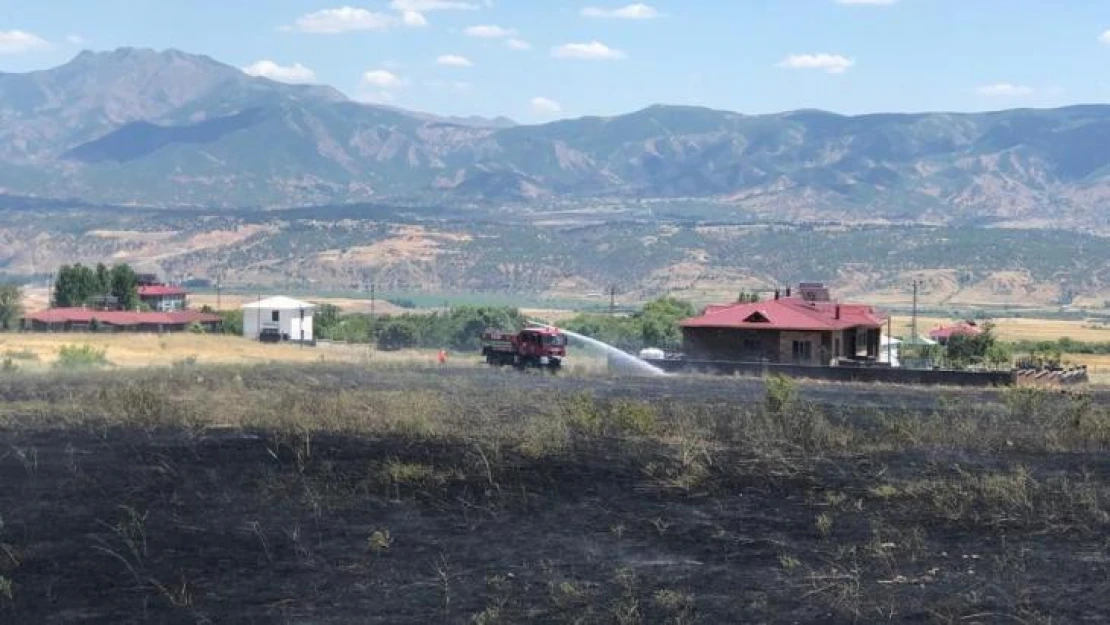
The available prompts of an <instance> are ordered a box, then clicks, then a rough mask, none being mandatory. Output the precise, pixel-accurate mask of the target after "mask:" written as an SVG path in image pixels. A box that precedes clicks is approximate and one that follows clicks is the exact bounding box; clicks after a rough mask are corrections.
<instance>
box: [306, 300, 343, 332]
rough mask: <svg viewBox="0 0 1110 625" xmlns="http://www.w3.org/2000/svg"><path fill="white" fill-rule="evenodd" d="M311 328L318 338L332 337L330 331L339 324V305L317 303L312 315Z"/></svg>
mask: <svg viewBox="0 0 1110 625" xmlns="http://www.w3.org/2000/svg"><path fill="white" fill-rule="evenodd" d="M312 324H313V330H314V331H315V332H316V335H317V336H319V337H320V338H324V339H330V338H334V337H333V336H332V332H333V331H334V330H335V328H336V327H337V326H338V325H339V307H338V306H336V305H335V304H319V305H317V306H316V312H315V313H314V314H313V315H312Z"/></svg>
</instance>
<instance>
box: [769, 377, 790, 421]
mask: <svg viewBox="0 0 1110 625" xmlns="http://www.w3.org/2000/svg"><path fill="white" fill-rule="evenodd" d="M765 388H766V391H765V393H766V396H765V398H764V406H765V407H766V409H767V414H769V415H782V414H783V413H785V412H787V411H789V410H791V409H793V408H794V407H795V406H796V405H797V403H798V385H797V384H795V382H794V381H793V380H791V379H790V378H787V377H786V376H782V375H779V374H774V375H771V376H770V377H768V378H767V384H766V386H765Z"/></svg>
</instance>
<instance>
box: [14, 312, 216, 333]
mask: <svg viewBox="0 0 1110 625" xmlns="http://www.w3.org/2000/svg"><path fill="white" fill-rule="evenodd" d="M222 323H223V318H222V317H220V316H219V315H214V314H210V313H202V312H198V311H195V310H176V311H172V312H132V311H128V310H96V309H93V308H50V309H47V310H40V311H38V312H33V313H30V314H27V315H25V316H24V317H23V329H24V330H30V331H34V332H93V331H99V332H184V331H185V330H188V329H189V326H191V325H193V324H197V325H199V326H201V327H202V328H204V329H205V330H206V331H209V332H215V331H218V330H219V329H220V326H221V325H222Z"/></svg>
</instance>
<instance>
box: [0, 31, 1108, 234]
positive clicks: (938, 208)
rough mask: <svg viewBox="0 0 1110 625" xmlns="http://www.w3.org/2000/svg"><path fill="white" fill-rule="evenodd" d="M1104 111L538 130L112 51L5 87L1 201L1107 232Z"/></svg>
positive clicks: (626, 118)
mask: <svg viewBox="0 0 1110 625" xmlns="http://www.w3.org/2000/svg"><path fill="white" fill-rule="evenodd" d="M1108 145H1110V106H1102V105H1084V106H1072V107H1066V108H1059V109H1049V110H1029V109H1021V110H1009V111H998V112H990V113H974V114H971V113H969V114H956V113H925V114H875V115H862V116H844V115H837V114H834V113H828V112H824V111H814V110H800V111H793V112H786V113H781V114H774V115H741V114H738V113H733V112H728V111H718V110H711V109H706V108H699V107H689V106H664V105H655V106H651V107H648V108H646V109H643V110H640V111H636V112H633V113H629V114H627V115H619V116H614V117H583V118H580V119H571V120H562V121H557V122H553V123H548V124H543V125H519V124H516V123H515V122H513V121H512V120H509V119H507V118H497V119H493V120H488V119H482V118H451V117H437V116H435V115H430V114H426V113H414V112H409V111H405V110H402V109H397V108H393V107H385V106H373V105H366V104H361V103H357V102H353V101H351V100H349V99H348V98H346V97H345V96H343V95H342V94H341V93H340V92H338V91H336V90H334V89H332V88H330V87H325V86H312V85H287V84H283V83H277V82H274V81H271V80H267V79H265V78H258V77H252V76H248V75H246V74H245V73H243V72H242V71H240V70H239V69H237V68H234V67H231V66H229V65H225V64H222V63H219V62H218V61H215V60H213V59H211V58H209V57H206V56H198V55H191V54H186V53H184V52H181V51H177V50H166V51H161V52H158V51H154V50H147V49H137V48H121V49H118V50H114V51H109V52H88V51H86V52H82V53H80V54H79V55H78V56H76V57H75V58H74V59H72V60H71V61H70V62H68V63H66V64H64V65H62V66H59V67H56V68H53V69H49V70H43V71H37V72H29V73H23V74H0V193H9V194H19V195H36V196H43V197H78V198H81V199H86V200H90V201H99V202H111V203H121V204H123V203H141V204H151V205H164V206H174V205H208V206H214V207H220V206H259V205H284V206H288V205H304V204H312V203H325V202H348V201H365V200H370V199H374V200H377V201H385V200H388V199H390V198H413V197H417V198H421V199H424V200H429V201H463V202H465V201H495V202H512V201H535V200H562V199H574V198H613V199H618V200H620V199H643V198H675V197H697V198H707V199H711V200H713V201H718V202H722V203H724V204H726V205H728V206H731V207H737V208H741V209H743V210H746V211H750V212H751V213H754V214H765V215H774V216H779V217H784V218H796V217H805V218H813V217H834V218H845V219H857V218H858V219H863V218H868V219H876V218H879V219H882V218H886V219H902V220H906V219H908V220H930V221H940V222H944V221H955V220H972V221H974V220H977V219H982V220H989V221H1001V222H1004V223H1011V224H1024V225H1053V226H1062V227H1079V228H1087V229H1106V228H1107V227H1108V224H1110V211H1108V210H1107V208H1106V206H1107V201H1108V200H1110V149H1107V148H1106V146H1108Z"/></svg>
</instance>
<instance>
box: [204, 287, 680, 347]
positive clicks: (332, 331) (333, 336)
mask: <svg viewBox="0 0 1110 625" xmlns="http://www.w3.org/2000/svg"><path fill="white" fill-rule="evenodd" d="M693 315H694V307H693V305H691V304H690V303H688V302H684V301H682V300H677V299H673V298H661V299H658V300H655V301H652V302H649V303H648V304H646V305H645V306H644V308H643V309H642V310H641V311H639V312H637V313H634V314H631V315H621V316H616V315H608V314H596V313H584V314H580V315H578V316H576V317H574V318H572V319H569V320H567V321H565V322H562V323H560V324H558V325H559V327H562V328H565V329H567V330H570V331H573V332H578V333H581V334H585V335H587V336H590V337H593V338H596V339H598V340H601V341H604V342H606V343H609V344H611V345H614V346H616V347H618V348H620V349H624V350H627V351H637V350H639V349H641V348H643V347H659V348H662V349H676V348H677V347H678V346H680V345H681V343H682V335H681V331H680V328H679V326H678V322H679V320H681V319H684V318H686V317H690V316H693ZM526 323H527V319H525V317H524V315H523V314H522V313H521V312H520V310H518V309H516V308H512V307H507V306H457V307H455V308H452V309H451V310H449V311H446V312H434V313H427V314H418V313H402V314H399V315H389V316H379V317H374V316H371V315H368V314H360V313H356V314H340V311H339V309H338V308H337V307H335V306H334V305H331V304H322V305H319V306H318V307H317V309H316V313H315V315H314V317H313V324H314V330H315V334H316V336H317V337H318V338H321V339H329V340H335V341H347V342H352V343H370V344H374V345H376V346H377V347H378V348H379V349H383V350H397V349H410V348H424V349H449V350H452V351H459V352H464V351H476V350H478V349H479V348H480V346H481V334H482V331H483V330H485V329H487V328H498V329H503V330H519V329H521V328H523V327H524V325H525V324H526ZM236 327H238V328H240V330H239V331H241V327H242V326H241V325H238V326H237V325H236V321H235V319H233V318H231V317H228V316H225V318H224V328H225V331H227V332H234V331H235V328H236Z"/></svg>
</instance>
